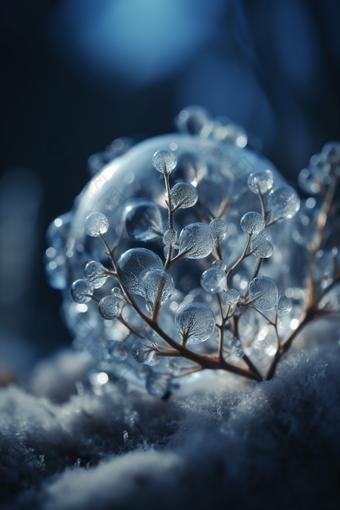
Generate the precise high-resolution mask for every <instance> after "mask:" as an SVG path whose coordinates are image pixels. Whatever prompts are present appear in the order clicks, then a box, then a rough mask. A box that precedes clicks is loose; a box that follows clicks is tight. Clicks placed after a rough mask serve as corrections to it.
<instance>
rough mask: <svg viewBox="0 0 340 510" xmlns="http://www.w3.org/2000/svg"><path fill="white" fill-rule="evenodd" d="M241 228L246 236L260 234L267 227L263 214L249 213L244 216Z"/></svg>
mask: <svg viewBox="0 0 340 510" xmlns="http://www.w3.org/2000/svg"><path fill="white" fill-rule="evenodd" d="M240 226H241V228H242V230H243V232H245V233H246V234H258V233H259V232H260V231H261V230H263V229H264V227H265V222H264V219H263V217H262V216H261V214H259V213H257V212H248V213H246V214H245V215H244V216H242V218H241V221H240Z"/></svg>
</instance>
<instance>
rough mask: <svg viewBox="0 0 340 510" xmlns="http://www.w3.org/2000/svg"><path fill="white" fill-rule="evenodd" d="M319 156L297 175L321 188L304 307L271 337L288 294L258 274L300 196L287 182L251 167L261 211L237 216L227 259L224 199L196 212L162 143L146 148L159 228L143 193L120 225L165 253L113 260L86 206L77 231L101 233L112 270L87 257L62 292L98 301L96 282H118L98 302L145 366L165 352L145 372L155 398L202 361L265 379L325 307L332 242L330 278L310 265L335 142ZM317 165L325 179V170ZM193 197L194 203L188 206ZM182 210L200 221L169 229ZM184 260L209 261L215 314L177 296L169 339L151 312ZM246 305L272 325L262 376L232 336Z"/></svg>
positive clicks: (338, 166) (208, 286) (336, 157)
mask: <svg viewBox="0 0 340 510" xmlns="http://www.w3.org/2000/svg"><path fill="white" fill-rule="evenodd" d="M320 157H321V159H322V161H323V164H324V167H325V168H326V170H325V169H324V171H319V173H317V172H314V174H313V179H312V181H311V182H309V181H308V179H307V177H308V176H309V174H308V176H307V174H306V172H305V170H304V171H303V172H304V173H303V172H302V177H300V180H301V179H304V183H305V185H306V186H307V184H308V185H309V187H310V188H311V189H314V190H317V192H319V193H320V194H323V202H322V206H321V208H320V210H319V213H318V218H317V228H316V231H315V235H314V238H313V240H312V243H311V244H310V247H309V253H310V271H309V276H308V285H307V291H308V296H307V301H306V308H305V310H304V311H303V313H302V314H301V317H300V318H299V319H298V320H297V323H296V326H295V328H294V329H293V330H292V331H291V332H290V333H289V334H288V336H286V337H285V338H280V335H279V330H278V317H281V316H284V315H285V314H287V313H289V312H290V311H291V309H292V302H291V300H290V298H289V297H287V296H285V295H280V292H279V289H278V286H277V284H276V283H275V281H273V279H271V278H269V277H268V276H265V275H259V273H260V270H261V264H262V262H263V260H264V259H267V258H269V257H271V255H272V253H273V245H272V238H271V226H272V225H274V224H275V223H277V222H279V221H283V220H287V219H290V218H292V217H293V216H294V215H295V214H296V212H297V211H298V210H299V207H300V200H299V197H298V195H297V193H296V192H295V190H293V189H292V188H291V187H289V186H281V187H277V188H275V187H274V179H273V174H272V172H271V171H270V170H266V171H265V172H254V173H252V174H251V175H250V176H249V178H248V188H249V189H248V193H253V194H255V195H256V196H258V199H259V209H260V210H261V213H259V212H257V211H249V212H247V213H246V214H244V215H243V216H242V218H241V220H240V227H241V230H242V231H243V232H244V234H245V244H244V249H243V252H242V253H241V255H240V256H239V257H238V258H237V259H236V260H235V261H234V263H233V264H231V266H230V267H227V264H226V263H225V261H223V260H222V250H221V247H222V246H223V243H224V242H226V239H227V237H228V231H227V229H228V225H227V224H226V222H225V221H224V220H223V219H222V218H221V216H222V214H223V212H224V210H225V208H226V207H227V203H226V202H223V203H221V204H220V207H219V208H218V212H217V214H213V212H212V211H210V210H209V209H207V208H206V214H202V213H201V211H202V207H203V209H204V204H200V202H199V200H200V197H199V196H198V193H197V189H196V187H195V186H193V185H192V184H189V183H186V182H180V183H177V184H175V185H174V186H173V187H171V186H170V180H169V176H170V174H171V172H172V171H173V170H174V169H175V168H176V164H177V162H176V157H175V155H174V154H173V152H172V151H168V150H161V151H158V152H156V153H155V154H154V156H153V165H154V168H155V170H157V171H158V172H160V173H161V174H163V176H164V186H165V203H166V207H167V213H168V218H167V226H166V228H165V229H164V231H163V225H162V221H161V215H160V213H159V210H158V208H157V206H156V205H155V204H153V203H152V202H147V201H143V200H141V201H140V203H138V202H137V204H135V205H134V206H133V207H130V208H129V211H128V214H126V216H125V228H126V230H127V232H128V234H129V235H130V236H131V237H132V238H134V239H135V240H137V241H146V240H148V239H151V238H155V237H159V238H161V239H162V240H163V243H164V253H165V260H164V261H162V260H161V258H160V257H159V256H158V255H157V254H156V253H154V252H153V251H151V250H148V249H146V248H132V249H129V250H127V251H125V252H124V253H122V255H121V256H120V257H119V259H118V260H116V250H117V247H118V246H119V242H120V240H118V242H117V243H116V244H115V246H113V247H112V248H111V247H110V246H109V245H108V243H107V241H106V239H105V233H106V232H107V230H108V228H109V222H108V220H107V218H106V216H105V215H103V214H101V213H99V212H94V213H92V214H90V215H89V216H88V217H87V218H86V221H85V230H86V233H87V234H88V235H89V236H92V237H99V238H100V239H101V240H102V241H103V243H104V245H105V249H106V251H105V253H106V255H107V256H108V257H109V258H110V260H111V263H112V269H111V270H109V269H106V268H105V267H104V266H102V265H101V264H100V263H99V262H96V261H92V262H90V263H88V264H87V265H86V267H85V273H84V279H83V280H77V281H75V282H74V283H73V285H72V287H71V296H72V298H73V300H74V301H75V302H76V303H80V304H82V303H87V302H89V301H90V300H91V299H92V300H95V301H98V300H97V298H96V297H95V295H94V291H95V289H98V288H100V287H101V286H102V285H103V284H104V283H105V281H106V279H107V278H109V277H114V278H115V279H116V280H117V282H118V285H119V287H117V286H116V287H114V289H113V291H112V294H111V295H109V296H105V297H103V298H102V299H101V300H100V301H98V311H99V314H100V315H101V317H103V319H105V320H118V321H120V322H121V323H122V324H124V326H125V327H126V328H127V329H128V331H129V333H128V336H127V337H126V339H127V338H128V337H129V336H130V335H135V336H136V337H137V339H136V340H135V342H134V344H133V346H132V349H131V352H132V356H133V357H134V359H135V360H136V361H137V362H139V363H141V364H143V365H144V366H146V368H147V367H148V366H153V365H156V364H157V363H158V362H159V360H160V359H161V358H164V357H166V358H168V359H169V366H170V365H171V367H172V369H171V371H169V373H167V372H166V373H157V372H151V373H150V375H149V376H148V377H147V382H146V387H147V389H148V391H149V392H150V393H151V394H152V395H154V396H156V397H162V396H164V395H166V394H167V393H168V391H169V388H170V387H171V380H172V379H174V378H178V377H182V376H185V375H187V374H190V373H193V372H198V371H202V370H208V369H210V370H224V371H228V372H232V373H235V374H238V375H241V376H244V377H246V378H248V379H253V380H256V381H262V380H264V379H271V378H272V377H273V376H274V374H275V370H276V366H277V363H278V362H279V360H280V359H281V357H282V355H283V354H284V353H285V352H286V351H287V350H288V349H289V347H290V346H291V344H292V342H293V340H294V338H295V337H296V336H297V334H298V333H299V332H300V331H301V329H302V328H303V327H304V326H305V325H306V324H308V323H309V322H311V321H313V320H315V319H317V318H319V317H324V316H326V315H329V314H331V313H332V312H333V309H332V306H331V304H330V303H329V302H328V301H327V300H326V302H325V299H326V298H327V295H328V293H329V292H330V291H331V289H332V288H333V287H334V285H336V284H337V283H338V282H339V280H340V271H339V263H338V261H337V253H336V252H335V251H334V250H333V251H334V259H335V263H334V271H333V274H332V278H331V281H329V283H328V284H327V285H326V286H323V287H322V288H321V287H320V285H319V282H318V281H317V279H316V277H315V266H316V260H317V256H318V253H319V251H320V247H321V246H322V243H323V233H324V228H325V225H326V222H327V219H328V216H329V214H330V211H331V207H332V203H333V199H334V195H335V192H336V190H337V187H338V184H339V178H340V149H339V145H337V144H333V145H331V146H326V147H325V148H324V149H323V152H322V154H321V156H320ZM318 170H320V169H319V168H318ZM325 173H326V174H327V179H325V178H324V175H325ZM307 181H308V182H307ZM325 182H326V183H327V185H325ZM306 183H307V184H306ZM312 186H314V188H312ZM198 204H200V205H201V206H202V207H201V208H197V205H198ZM187 208H193V211H195V212H196V213H197V214H198V218H197V220H200V221H197V222H194V223H190V224H188V225H186V226H184V228H182V229H181V231H177V230H176V226H175V225H176V224H175V215H176V212H177V211H178V210H179V209H187ZM121 235H122V234H121ZM251 256H253V257H254V264H253V273H252V276H251V278H250V279H249V281H247V284H246V286H245V289H244V292H239V291H238V290H237V289H235V288H233V287H232V286H231V283H230V282H231V281H232V278H233V276H234V275H235V274H236V273H237V271H238V270H239V269H240V267H241V266H242V264H243V263H244V261H245V259H247V258H248V257H251ZM183 259H188V260H190V259H194V260H196V261H199V262H200V261H202V260H203V259H207V261H208V260H210V261H212V263H211V265H210V267H208V268H205V270H204V271H202V274H201V280H200V281H201V287H202V288H203V290H204V291H205V292H206V293H207V294H208V295H211V296H212V297H213V299H215V300H216V302H217V304H218V310H219V313H218V317H217V318H216V314H214V313H213V311H212V310H211V309H210V308H209V307H208V306H207V305H206V304H203V303H201V302H195V301H193V302H189V303H186V302H183V303H182V305H181V306H180V307H179V309H178V311H177V314H176V317H175V323H176V328H177V331H178V338H174V337H172V336H170V335H169V334H168V333H167V332H166V331H165V330H164V329H162V327H161V326H160V320H159V319H160V316H161V312H162V306H163V305H164V304H165V303H166V302H167V301H168V300H169V298H170V297H171V295H172V294H173V292H174V290H175V282H174V279H173V276H172V274H171V269H172V268H173V266H174V265H175V264H177V263H178V262H179V261H180V260H183ZM136 296H140V297H142V298H143V300H144V305H145V308H143V307H142V306H141V304H140V299H139V300H138V299H137V298H136ZM125 307H129V308H130V309H132V310H133V311H134V312H135V313H136V314H137V315H138V316H139V317H140V318H141V319H142V321H143V323H144V327H142V328H135V327H133V326H132V325H131V324H130V322H129V321H128V320H126V319H124V318H123V316H122V311H123V309H124V308H125ZM249 309H252V310H254V311H255V312H256V314H258V315H259V316H261V317H262V318H264V319H265V321H266V323H267V325H268V326H270V327H272V328H273V331H274V332H275V338H276V348H275V354H274V356H273V358H272V360H271V363H270V366H269V368H268V370H267V373H266V374H265V375H263V374H262V373H261V371H260V370H259V369H258V368H257V367H256V366H255V364H254V363H253V361H251V359H250V358H249V357H248V356H247V354H246V353H245V351H244V349H243V346H242V344H241V341H240V331H239V323H240V320H241V317H242V315H243V314H244V313H245V312H246V311H247V310H249ZM216 329H217V331H218V343H217V347H216V351H215V352H213V353H209V354H207V353H205V354H201V353H199V352H196V351H195V350H193V349H192V348H191V346H192V345H195V344H200V343H203V342H205V341H207V340H208V339H209V338H210V336H211V335H212V334H213V332H214V330H215V331H216ZM126 339H125V340H126ZM231 354H232V355H233V357H234V359H235V356H236V359H238V363H232V362H231V361H230V360H229V358H230V357H231ZM178 360H187V364H188V363H189V365H188V366H186V365H185V364H183V363H178Z"/></svg>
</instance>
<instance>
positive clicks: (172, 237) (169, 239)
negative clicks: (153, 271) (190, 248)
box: [163, 228, 177, 246]
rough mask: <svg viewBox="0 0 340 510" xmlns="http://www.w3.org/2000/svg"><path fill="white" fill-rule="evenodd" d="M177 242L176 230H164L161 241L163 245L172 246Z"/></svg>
mask: <svg viewBox="0 0 340 510" xmlns="http://www.w3.org/2000/svg"><path fill="white" fill-rule="evenodd" d="M176 242H177V232H176V230H173V229H172V228H169V230H166V231H165V232H164V235H163V243H164V244H165V246H173V245H174V244H176Z"/></svg>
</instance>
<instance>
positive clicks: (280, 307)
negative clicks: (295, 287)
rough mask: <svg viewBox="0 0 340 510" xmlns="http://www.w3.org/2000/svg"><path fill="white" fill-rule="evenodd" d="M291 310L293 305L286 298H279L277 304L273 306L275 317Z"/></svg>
mask: <svg viewBox="0 0 340 510" xmlns="http://www.w3.org/2000/svg"><path fill="white" fill-rule="evenodd" d="M292 308H293V303H292V300H291V299H290V298H288V297H287V296H280V298H279V302H278V304H277V305H276V306H275V311H276V313H277V315H286V314H287V313H289V312H290V311H291V309H292Z"/></svg>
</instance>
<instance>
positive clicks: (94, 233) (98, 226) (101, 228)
mask: <svg viewBox="0 0 340 510" xmlns="http://www.w3.org/2000/svg"><path fill="white" fill-rule="evenodd" d="M108 228H109V222H108V219H107V217H106V216H105V215H104V214H102V213H100V212H93V213H91V214H89V215H88V216H87V217H86V220H85V232H86V233H87V235H89V236H91V237H98V236H99V235H100V234H105V232H107V231H108Z"/></svg>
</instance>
